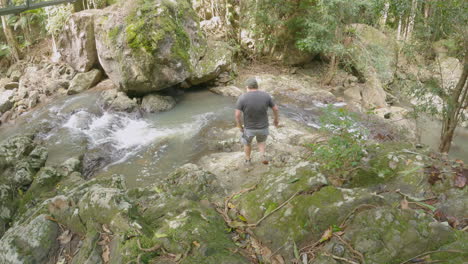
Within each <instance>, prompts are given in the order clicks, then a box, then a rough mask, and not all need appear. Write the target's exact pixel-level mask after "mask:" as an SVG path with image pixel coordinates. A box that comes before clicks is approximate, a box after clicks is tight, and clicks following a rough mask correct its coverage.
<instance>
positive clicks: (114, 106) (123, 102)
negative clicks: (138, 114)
mask: <svg viewBox="0 0 468 264" xmlns="http://www.w3.org/2000/svg"><path fill="white" fill-rule="evenodd" d="M101 96H102V99H103V105H104V107H105V108H108V109H111V110H114V111H124V112H132V111H133V110H135V109H136V108H137V107H138V104H137V100H136V98H133V99H130V98H129V97H128V96H127V95H126V94H125V93H123V92H119V91H117V90H116V89H111V90H105V91H104V92H102V94H101Z"/></svg>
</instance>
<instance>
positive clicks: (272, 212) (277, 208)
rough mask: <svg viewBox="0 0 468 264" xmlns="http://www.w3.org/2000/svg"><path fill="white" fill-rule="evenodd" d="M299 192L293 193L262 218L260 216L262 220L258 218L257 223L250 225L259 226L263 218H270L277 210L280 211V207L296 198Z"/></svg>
mask: <svg viewBox="0 0 468 264" xmlns="http://www.w3.org/2000/svg"><path fill="white" fill-rule="evenodd" d="M298 194H299V192H296V193H295V194H293V195H292V196H291V197H289V199H288V200H286V201H285V202H284V203H282V204H281V205H280V206H278V207H276V209H275V210H273V211H271V212H270V213H268V214H266V215H264V216H263V217H262V218H260V220H258V221H257V222H256V223H255V224H250V225H249V227H257V226H258V225H259V224H260V223H261V222H262V221H263V220H265V219H266V218H268V217H269V216H270V215H272V214H274V213H275V212H276V211H278V210H279V209H281V208H283V207H284V206H285V205H286V204H288V203H289V202H290V201H291V200H292V199H294V197H296V196H297V195H298Z"/></svg>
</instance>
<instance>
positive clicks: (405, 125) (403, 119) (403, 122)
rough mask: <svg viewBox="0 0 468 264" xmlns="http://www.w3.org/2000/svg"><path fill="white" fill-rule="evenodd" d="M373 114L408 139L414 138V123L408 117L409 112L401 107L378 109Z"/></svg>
mask: <svg viewBox="0 0 468 264" xmlns="http://www.w3.org/2000/svg"><path fill="white" fill-rule="evenodd" d="M375 113H376V115H377V116H378V117H380V119H381V120H382V121H384V122H388V123H389V124H391V125H393V126H395V127H396V129H399V130H400V131H403V133H404V134H405V135H407V136H408V138H412V139H414V138H416V123H415V121H413V120H411V119H410V117H409V111H408V110H407V109H405V108H402V107H397V106H391V107H386V108H379V109H376V110H375Z"/></svg>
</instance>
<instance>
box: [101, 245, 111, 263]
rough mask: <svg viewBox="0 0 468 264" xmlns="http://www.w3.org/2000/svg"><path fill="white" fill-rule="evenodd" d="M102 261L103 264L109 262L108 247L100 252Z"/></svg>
mask: <svg viewBox="0 0 468 264" xmlns="http://www.w3.org/2000/svg"><path fill="white" fill-rule="evenodd" d="M101 256H102V261H103V262H104V263H109V260H110V248H109V245H106V246H104V249H103V250H102V255H101Z"/></svg>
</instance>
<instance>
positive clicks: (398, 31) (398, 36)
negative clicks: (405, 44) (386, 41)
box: [397, 16, 403, 40]
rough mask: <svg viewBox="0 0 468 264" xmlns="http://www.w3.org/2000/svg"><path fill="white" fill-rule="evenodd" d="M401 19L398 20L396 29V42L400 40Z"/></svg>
mask: <svg viewBox="0 0 468 264" xmlns="http://www.w3.org/2000/svg"><path fill="white" fill-rule="evenodd" d="M402 20H403V19H402V17H401V16H400V17H399V18H398V29H397V40H401V24H402Z"/></svg>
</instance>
